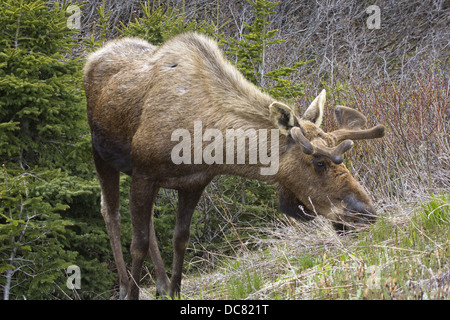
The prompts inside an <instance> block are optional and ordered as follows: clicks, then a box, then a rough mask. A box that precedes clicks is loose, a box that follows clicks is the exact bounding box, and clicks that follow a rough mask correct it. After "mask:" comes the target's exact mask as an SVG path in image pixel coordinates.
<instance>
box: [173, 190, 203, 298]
mask: <svg viewBox="0 0 450 320" xmlns="http://www.w3.org/2000/svg"><path fill="white" fill-rule="evenodd" d="M202 192H203V188H202V189H201V190H199V191H189V192H188V191H182V190H180V191H179V192H178V212H177V218H176V224H175V232H174V234H173V266H172V277H171V279H170V296H171V297H172V298H173V297H174V296H175V295H177V296H178V295H179V294H180V289H181V278H182V273H183V262H184V255H185V253H186V248H187V246H188V243H189V236H190V227H191V221H192V214H193V213H194V209H195V206H196V205H197V203H198V201H199V200H200V197H201V195H202Z"/></svg>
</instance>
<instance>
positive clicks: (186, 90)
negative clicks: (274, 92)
mask: <svg viewBox="0 0 450 320" xmlns="http://www.w3.org/2000/svg"><path fill="white" fill-rule="evenodd" d="M84 87H85V91H86V97H87V115H88V122H89V126H90V130H91V135H92V150H93V158H94V162H95V167H96V170H97V175H98V179H99V182H100V186H101V213H102V216H103V218H104V220H105V223H106V227H107V231H108V235H109V238H110V243H111V247H112V251H113V255H114V260H115V263H116V266H117V270H118V275H119V286H120V298H121V299H138V298H139V279H140V274H141V269H142V265H143V262H144V259H145V258H146V257H147V255H150V257H151V259H152V261H153V264H154V267H155V274H156V279H157V280H156V290H157V295H158V296H163V297H164V296H167V295H169V296H170V297H174V296H178V295H179V294H180V288H181V278H182V270H183V260H184V255H185V252H186V248H187V246H188V242H189V236H190V234H189V229H190V223H191V218H192V215H193V212H194V209H195V207H196V205H197V203H198V201H199V199H200V197H201V195H202V192H203V190H204V189H205V187H206V186H207V185H208V184H209V182H210V181H211V180H212V179H213V178H214V177H215V176H218V175H237V176H241V177H245V178H250V179H258V180H260V181H266V182H267V183H269V184H273V185H276V186H277V188H278V189H277V190H278V196H279V209H280V211H281V212H283V213H285V214H287V215H289V216H292V217H294V218H297V219H309V218H312V217H314V216H316V215H322V216H325V217H327V218H328V219H330V220H331V221H332V222H333V224H334V225H335V227H336V229H338V230H341V229H343V228H346V225H358V224H367V223H370V222H371V221H373V220H374V219H375V217H376V212H375V210H374V208H373V205H372V202H371V199H370V196H369V194H368V193H367V192H366V191H365V190H364V188H363V187H362V186H361V185H360V184H359V183H358V182H357V181H356V180H355V178H354V177H352V175H351V174H350V172H349V170H348V169H347V168H346V166H345V165H344V164H343V156H344V153H345V152H347V151H348V150H350V149H351V148H352V146H353V140H358V139H373V138H380V137H382V136H383V135H384V127H383V126H382V125H377V126H375V127H372V128H369V129H364V128H363V127H364V126H365V125H366V122H367V119H366V117H365V116H364V115H363V114H361V113H360V112H359V111H356V110H355V109H352V108H349V107H344V106H336V107H335V116H336V119H337V123H338V125H339V129H337V130H335V131H332V132H328V133H327V132H325V131H323V130H322V129H321V127H320V125H321V123H322V119H323V114H324V106H325V100H326V92H325V90H323V91H322V92H321V93H320V94H319V95H318V96H317V98H315V99H314V101H313V102H312V103H311V105H310V106H309V107H308V108H307V110H306V111H305V113H304V114H303V116H301V117H300V116H299V115H297V113H296V112H295V111H294V109H293V108H291V107H290V106H288V105H286V104H284V103H282V102H280V101H276V100H275V99H273V98H272V97H271V96H270V95H268V94H266V93H264V92H262V91H261V90H260V89H258V88H257V87H256V86H255V85H253V84H252V83H250V82H249V81H247V80H246V79H245V78H244V76H243V75H242V74H241V73H240V72H239V71H238V70H237V69H236V68H235V67H234V66H233V65H232V64H231V63H229V62H228V61H227V60H226V58H225V57H224V55H223V53H222V52H221V50H220V49H219V47H218V45H217V43H216V42H215V41H214V40H212V39H210V38H208V37H207V36H204V35H200V34H197V33H183V34H181V35H178V36H175V37H174V38H172V39H170V40H167V41H166V42H165V43H163V44H162V45H160V46H154V45H152V44H150V43H148V42H147V41H144V40H142V39H138V38H122V39H118V40H112V41H110V42H108V43H106V44H105V45H104V46H103V47H102V48H100V49H99V50H97V51H95V52H93V53H91V54H90V55H89V56H88V57H87V61H86V64H85V68H84ZM196 122H197V123H198V122H201V130H200V131H201V132H200V135H201V134H202V133H205V132H206V131H207V130H209V129H211V128H213V129H216V130H218V131H220V132H223V133H225V131H226V130H227V129H235V130H236V131H235V132H244V133H246V132H251V130H255V131H257V130H271V132H275V133H276V134H275V135H273V134H272V135H269V134H267V136H268V137H266V138H265V140H264V139H263V140H264V142H265V144H266V145H271V146H272V147H271V148H267V154H266V156H270V155H275V153H277V155H278V159H276V160H277V161H278V163H277V166H276V167H274V168H275V169H276V170H271V172H270V174H267V173H266V174H263V171H262V170H261V169H263V168H266V169H267V167H268V163H267V162H266V163H263V162H262V161H259V162H258V161H256V163H255V161H250V159H249V154H250V153H251V152H252V150H251V149H252V148H251V147H249V146H253V147H254V146H255V144H252V143H251V142H252V141H251V140H254V138H255V135H253V136H251V135H248V136H247V137H244V139H245V141H246V142H248V143H244V144H241V145H239V144H238V143H235V144H234V145H233V144H232V146H231V147H230V146H229V145H228V144H227V146H225V145H223V144H214V147H215V148H213V149H215V150H214V152H216V153H217V154H215V156H217V155H220V154H221V155H222V156H223V157H225V156H226V157H227V159H229V160H235V161H231V162H230V161H214V162H212V163H211V162H210V161H209V162H207V161H184V162H180V161H174V159H173V155H174V152H173V150H174V148H175V147H176V146H177V145H178V144H179V143H180V140H181V138H180V137H178V138H177V137H176V136H175V138H174V136H173V132H174V131H175V130H176V129H180V128H182V129H183V130H184V132H189V133H191V135H193V136H194V140H195V134H194V129H195V128H194V123H196ZM239 129H242V131H237V130H239ZM274 130H275V131H274ZM196 134H197V135H198V134H199V133H198V132H197V133H196ZM203 138H205V137H203ZM213 138H214V135H212V136H210V137H209V139H201V140H200V141H201V142H200V145H201V146H202V147H203V148H205V147H207V146H208V145H211V144H213V143H214V141H213V142H211V141H212V140H214V139H213ZM215 138H216V140H217V139H218V136H215ZM235 138H237V139H239V137H238V136H235ZM261 141H262V140H261ZM275 142H276V143H275ZM218 146H219V147H218ZM220 147H223V149H225V148H226V149H227V150H223V151H224V152H219V151H222V150H219V149H220ZM196 148H197V147H195V146H194V145H192V146H191V147H190V150H188V149H187V148H184V149H182V150H179V154H178V153H177V152H175V154H178V155H180V154H181V153H187V152H192V154H195V152H197V151H198V150H196ZM263 149H264V148H262V150H263ZM269 149H270V150H269ZM264 150H265V149H264ZM214 152H213V153H214ZM230 152H234V153H236V154H238V153H241V154H242V153H243V154H244V156H242V157H241V162H239V161H237V155H234V156H233V154H231V155H230ZM182 156H183V159H187V160H189V157H186V158H184V156H185V155H184V154H183V155H182ZM215 159H216V160H222V159H218V157H215ZM242 159H244V161H242ZM274 159H275V158H274ZM120 172H123V173H125V174H127V175H130V176H131V186H130V214H131V220H132V229H133V234H132V242H131V249H130V250H131V255H132V265H131V277H130V278H129V277H128V274H127V268H126V265H125V262H124V258H123V253H122V245H121V240H120V234H121V226H120V214H119V175H120ZM160 188H169V189H174V190H177V192H178V210H177V212H176V223H175V230H174V234H173V240H172V241H173V250H174V252H173V265H172V272H171V278H170V280H169V278H168V276H167V273H166V271H165V268H164V264H163V260H162V258H161V254H160V251H159V249H158V245H157V239H156V235H155V229H154V225H153V204H154V201H155V198H156V196H157V194H158V190H159V189H160Z"/></svg>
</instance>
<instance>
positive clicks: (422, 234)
mask: <svg viewBox="0 0 450 320" xmlns="http://www.w3.org/2000/svg"><path fill="white" fill-rule="evenodd" d="M449 223H450V194H444V195H441V196H436V197H433V198H432V199H431V200H429V201H428V202H426V203H425V204H423V205H422V206H421V207H420V208H418V209H417V210H415V211H413V212H411V213H410V214H405V215H401V216H398V215H394V216H384V217H382V218H381V219H379V220H378V221H377V222H376V223H375V224H374V225H372V226H371V227H370V228H368V229H367V230H365V231H363V232H360V233H355V234H351V235H346V236H336V234H335V233H334V231H333V230H332V228H331V227H330V225H329V223H327V221H326V220H322V219H317V220H314V221H312V222H310V223H308V224H300V223H297V222H293V221H291V220H288V219H285V220H279V225H278V228H275V229H272V228H268V229H266V230H265V232H266V233H267V234H270V236H271V237H267V238H266V237H262V238H261V242H260V246H259V251H256V252H253V253H251V252H247V253H245V254H241V255H239V256H233V257H228V258H227V259H224V260H223V261H222V263H221V265H220V266H219V267H217V268H216V270H215V272H213V273H207V274H201V275H200V276H199V275H198V274H197V275H188V276H187V277H186V278H185V280H184V287H183V290H182V295H183V296H182V298H184V299H387V300H391V299H410V300H415V299H449V298H450V266H449V264H448V261H450V230H449V228H448V226H449ZM261 231H262V230H260V232H261Z"/></svg>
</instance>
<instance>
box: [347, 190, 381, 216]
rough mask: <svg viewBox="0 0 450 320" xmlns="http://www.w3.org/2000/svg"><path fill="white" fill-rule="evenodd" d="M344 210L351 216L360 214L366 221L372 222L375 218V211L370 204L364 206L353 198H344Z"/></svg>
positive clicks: (349, 196)
mask: <svg viewBox="0 0 450 320" xmlns="http://www.w3.org/2000/svg"><path fill="white" fill-rule="evenodd" d="M344 203H345V210H346V211H348V212H349V213H353V214H358V213H359V214H361V215H362V216H363V217H364V218H366V219H367V220H373V219H374V218H375V216H376V213H375V210H374V209H373V207H372V206H371V205H370V204H366V203H364V202H362V201H360V200H358V199H356V198H355V197H353V196H351V195H348V196H346V197H345V198H344Z"/></svg>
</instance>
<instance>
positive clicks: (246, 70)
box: [222, 0, 307, 99]
mask: <svg viewBox="0 0 450 320" xmlns="http://www.w3.org/2000/svg"><path fill="white" fill-rule="evenodd" d="M247 2H248V3H249V4H250V5H251V6H252V7H253V10H252V11H251V12H252V13H253V14H254V20H253V23H251V24H249V23H247V22H244V26H245V28H244V30H243V34H242V39H240V40H237V39H234V38H229V39H228V41H225V40H224V39H222V41H224V42H227V43H228V46H229V49H228V52H229V54H230V55H231V56H233V57H234V58H235V59H234V60H235V63H236V66H237V68H238V69H239V70H240V71H241V72H242V73H243V74H244V75H245V76H246V78H247V79H248V80H250V81H251V82H252V83H254V84H256V85H258V86H259V87H261V88H262V89H264V90H266V91H267V92H269V93H270V94H271V95H272V96H273V97H274V98H284V99H289V98H296V97H298V96H301V95H303V84H297V83H293V82H292V81H291V80H288V79H287V77H289V76H290V75H291V74H292V73H294V72H296V71H297V70H298V68H299V67H300V66H302V65H303V64H305V63H307V62H303V61H298V62H296V63H295V64H294V65H293V66H292V67H281V68H277V69H273V70H270V71H269V70H267V66H266V63H265V62H266V61H265V53H266V50H267V47H268V46H270V45H274V44H279V43H281V42H283V40H281V39H278V38H275V35H276V33H277V31H278V30H277V29H273V30H271V29H269V27H270V23H271V21H270V20H269V17H270V15H271V14H273V13H275V11H274V8H275V7H276V6H277V5H278V4H279V2H271V1H269V0H254V1H251V0H247ZM267 80H269V81H267Z"/></svg>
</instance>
